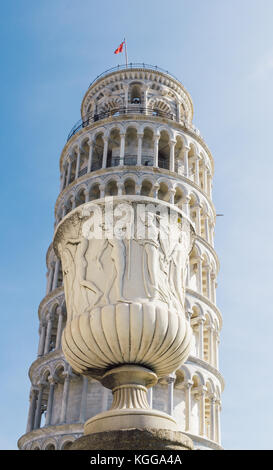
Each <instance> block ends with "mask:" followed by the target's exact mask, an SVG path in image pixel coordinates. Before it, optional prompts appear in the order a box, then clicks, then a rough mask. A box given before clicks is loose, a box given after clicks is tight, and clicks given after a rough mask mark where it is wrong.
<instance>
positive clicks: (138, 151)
mask: <svg viewBox="0 0 273 470" xmlns="http://www.w3.org/2000/svg"><path fill="white" fill-rule="evenodd" d="M142 138H143V134H137V139H138V140H137V165H138V166H140V165H141V156H142Z"/></svg>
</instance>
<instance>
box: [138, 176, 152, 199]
mask: <svg viewBox="0 0 273 470" xmlns="http://www.w3.org/2000/svg"><path fill="white" fill-rule="evenodd" d="M152 189H153V184H152V183H151V181H149V180H143V181H142V184H141V190H140V194H141V195H142V196H150V197H151V196H152Z"/></svg>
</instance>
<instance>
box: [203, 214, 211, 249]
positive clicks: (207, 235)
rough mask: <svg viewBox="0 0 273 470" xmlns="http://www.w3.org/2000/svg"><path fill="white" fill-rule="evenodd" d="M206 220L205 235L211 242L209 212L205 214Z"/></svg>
mask: <svg viewBox="0 0 273 470" xmlns="http://www.w3.org/2000/svg"><path fill="white" fill-rule="evenodd" d="M204 222H205V237H206V240H207V242H208V243H209V242H210V236H209V217H208V214H205V219H204Z"/></svg>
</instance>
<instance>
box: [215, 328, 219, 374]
mask: <svg viewBox="0 0 273 470" xmlns="http://www.w3.org/2000/svg"><path fill="white" fill-rule="evenodd" d="M219 343H220V338H219V334H218V333H217V332H216V339H215V367H216V369H218V368H219Z"/></svg>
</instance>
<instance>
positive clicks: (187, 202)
mask: <svg viewBox="0 0 273 470" xmlns="http://www.w3.org/2000/svg"><path fill="white" fill-rule="evenodd" d="M190 200H191V198H190V196H188V195H186V196H185V197H184V198H183V211H184V212H185V214H186V215H187V216H189V215H190Z"/></svg>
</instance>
